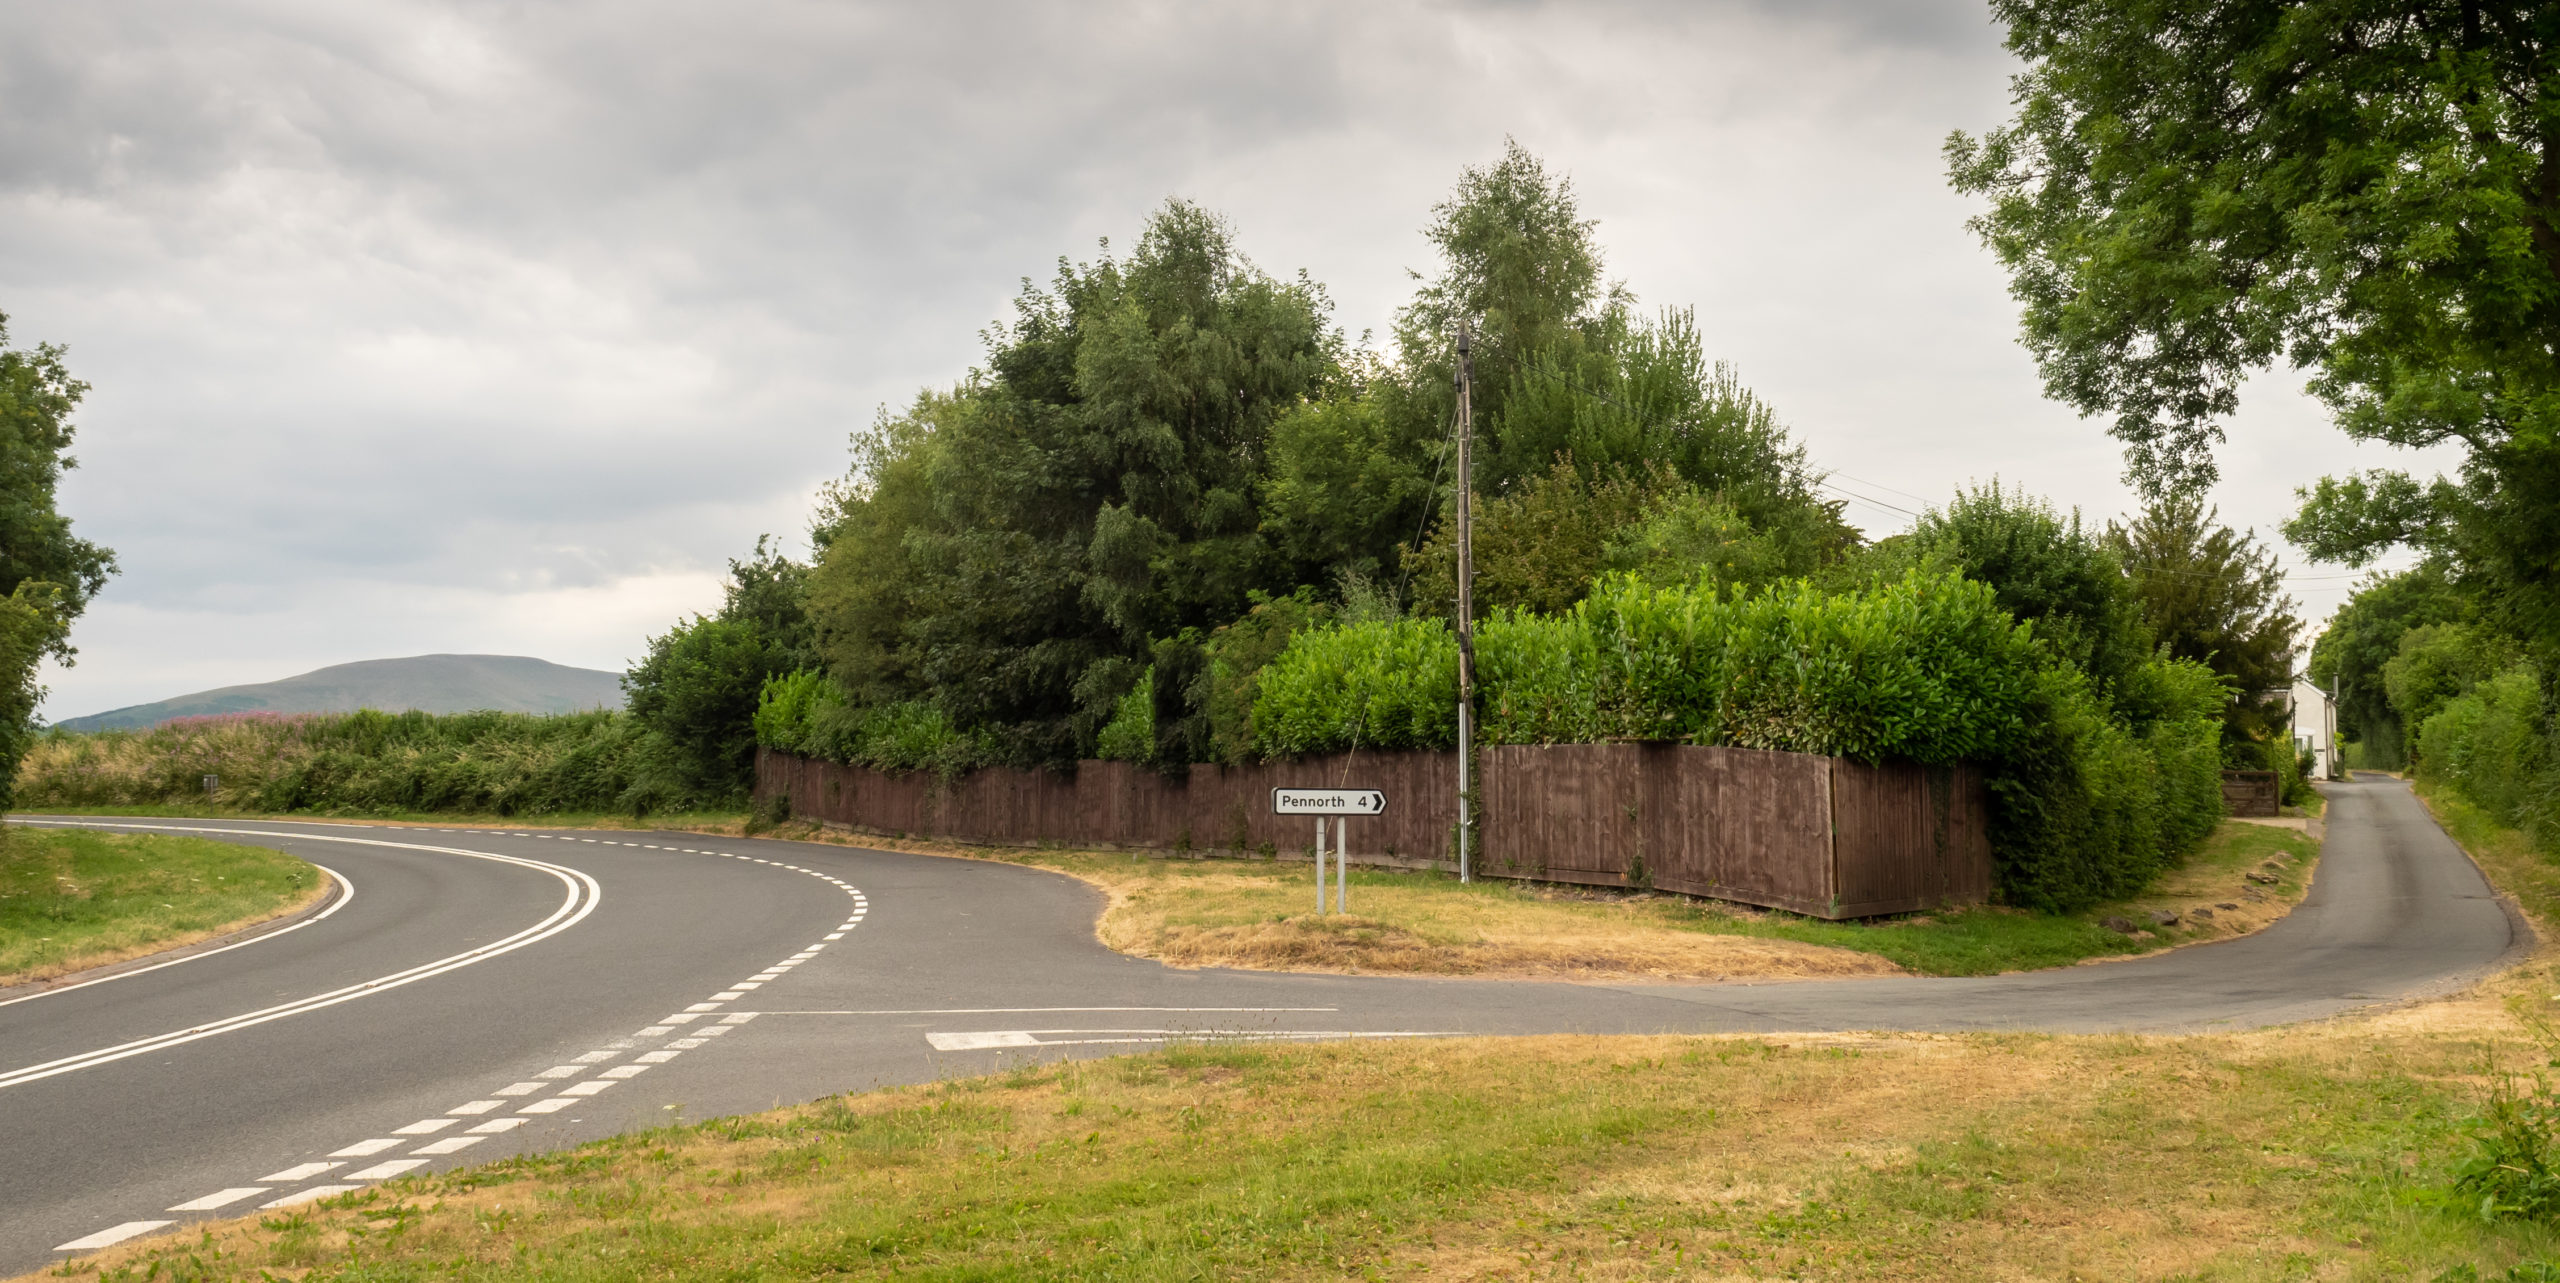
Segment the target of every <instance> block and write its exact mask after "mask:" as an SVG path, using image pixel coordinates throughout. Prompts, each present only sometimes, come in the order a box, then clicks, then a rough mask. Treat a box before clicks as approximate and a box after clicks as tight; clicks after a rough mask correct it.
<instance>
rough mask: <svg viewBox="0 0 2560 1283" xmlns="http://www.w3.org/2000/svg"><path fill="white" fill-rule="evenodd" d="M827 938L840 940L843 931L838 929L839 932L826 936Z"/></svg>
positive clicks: (842, 937)
mask: <svg viewBox="0 0 2560 1283" xmlns="http://www.w3.org/2000/svg"><path fill="white" fill-rule="evenodd" d="M827 938H828V939H830V940H842V939H844V933H843V932H841V931H839V932H837V933H835V934H834V935H831V936H828V937H827Z"/></svg>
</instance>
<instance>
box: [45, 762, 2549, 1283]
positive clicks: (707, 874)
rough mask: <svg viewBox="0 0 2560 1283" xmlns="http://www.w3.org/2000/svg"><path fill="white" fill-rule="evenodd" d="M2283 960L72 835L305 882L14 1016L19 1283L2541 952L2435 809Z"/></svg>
mask: <svg viewBox="0 0 2560 1283" xmlns="http://www.w3.org/2000/svg"><path fill="white" fill-rule="evenodd" d="M2329 797H2330V803H2329V810H2328V839H2327V844H2326V848H2325V852H2324V855H2323V858H2322V862H2321V866H2320V872H2319V875H2318V877H2317V879H2316V881H2315V882H2314V884H2313V886H2312V889H2311V892H2310V895H2309V897H2308V898H2307V899H2306V900H2305V901H2304V903H2303V904H2302V906H2301V907H2299V908H2298V909H2296V910H2295V911H2294V912H2293V913H2292V914H2291V915H2290V916H2288V917H2286V918H2285V919H2284V920H2282V921H2280V922H2278V923H2276V924H2275V925H2273V926H2271V927H2269V928H2268V929H2267V930H2265V931H2263V932H2260V933H2258V934H2256V935H2254V936H2249V937H2246V938H2243V939H2239V940H2233V941H2229V942H2226V943H2221V944H2213V945H2202V946H2196V947H2193V948H2188V949H2181V950H2177V951H2175V952H2171V953H2167V954H2163V955H2160V956H2156V957H2152V958H2146V959H2140V960H2136V961H2131V962H2123V963H2113V964H2108V965H2103V966H2088V967H2073V968H2065V969H2062V970H2058V971H2049V972H2037V973H2026V974H2019V975H2011V976H1996V977H1984V978H1978V979H1884V980H1846V981H1806V982H1791V983H1783V984H1731V985H1617V986H1601V985H1574V984H1545V983H1522V982H1504V981H1465V980H1424V979H1401V978H1390V977H1346V976H1316V975H1290V974H1277V973H1267V972H1249V971H1232V970H1220V969H1210V970H1200V971H1182V970H1176V969H1172V968H1168V967H1164V966H1161V965H1159V964H1156V963H1153V962H1148V961H1144V960H1141V959H1135V958H1129V957H1124V956H1122V955H1119V954H1116V953H1113V952H1111V951H1110V950H1108V949H1105V948H1103V947H1102V946H1101V945H1100V944H1099V943H1097V942H1096V941H1095V939H1094V936H1093V931H1092V924H1093V921H1094V918H1095V915H1096V914H1097V913H1098V912H1099V911H1100V909H1101V907H1102V903H1103V902H1102V897H1101V896H1100V894H1099V893H1097V892H1096V891H1094V890H1093V889H1092V888H1090V887H1088V886H1086V885H1085V884H1083V883H1080V882H1077V881H1074V880H1072V879H1069V878H1066V877H1063V876H1059V875H1056V874H1051V873H1046V872H1042V871H1040V870H1035V869H1027V868H1022V867H1019V866H1013V865H1004V864H992V863H983V862H977V861H969V860H954V859H943V858H937V857H932V856H922V855H912V854H901V853H893V852H883V851H869V850H860V849H851V848H845V847H835V846H819V845H811V844H801V843H790V842H776V841H764V840H755V839H723V838H706V837H701V836H698V835H692V834H682V833H636V834H635V833H609V834H600V835H599V834H582V833H570V832H554V833H544V832H541V831H538V830H493V829H467V830H466V829H417V828H384V827H374V826H365V825H345V824H301V823H280V822H264V821H232V822H222V821H204V822H193V821H145V820H133V821H118V820H103V819H79V820H46V819H44V818H42V817H25V818H22V819H21V820H20V821H19V822H22V823H63V824H71V825H76V826H81V827H98V828H105V827H122V826H132V827H135V828H144V829H164V830H185V831H188V832H195V833H201V834H204V835H206V836H209V837H216V838H221V839H223V840H228V841H237V842H244V843H252V844H255V845H260V846H269V847H274V848H277V849H281V850H285V851H290V852H292V853H294V854H296V855H299V856H302V857H304V858H306V859H309V860H311V861H312V862H314V863H316V864H319V865H322V866H323V867H325V868H327V869H329V870H331V871H332V872H333V873H335V874H336V875H338V876H339V877H340V878H342V879H343V881H344V886H345V887H346V888H347V889H348V891H351V894H350V893H348V892H341V894H340V896H339V897H338V898H337V899H335V900H334V901H333V902H332V903H331V904H330V905H329V906H328V907H327V908H326V910H325V911H324V912H323V913H322V914H321V915H320V916H315V917H313V918H311V919H309V920H307V921H304V922H302V923H301V924H299V925H296V926H294V927H293V928H292V929H290V930H283V931H277V932H274V933H271V934H269V935H267V936H263V937H259V938H257V939H255V940H254V941H252V942H250V943H245V944H241V945H239V946H237V947H233V948H228V949H224V950H220V951H214V952H206V953H202V954H198V955H194V956H191V957H187V958H186V959H185V960H184V961H180V962H176V963H174V964H172V965H163V966H158V967H155V968H152V969H149V970H141V971H136V972H134V973H131V974H127V975H123V976H120V977H118V978H115V979H111V980H107V981H104V982H102V983H92V984H86V985H72V986H65V987H61V988H58V989H53V990H47V991H29V990H15V991H0V1272H16V1271H21V1270H28V1269H34V1268H38V1267H41V1266H43V1265H45V1264H47V1263H49V1262H51V1261H55V1260H58V1259H61V1257H62V1255H63V1254H64V1251H63V1249H64V1248H65V1246H66V1245H69V1244H74V1243H78V1244H84V1245H88V1246H101V1245H104V1244H106V1243H107V1242H110V1241H120V1240H121V1239H124V1238H130V1237H133V1236H136V1235H139V1234H144V1233H150V1232H154V1231H156V1230H159V1229H163V1228H168V1227H170V1226H173V1225H182V1224H184V1223H185V1222H186V1221H188V1220H190V1219H194V1218H201V1217H208V1216H236V1215H241V1214H244V1213H247V1212H250V1211H254V1210H257V1209H259V1208H261V1207H263V1206H266V1205H269V1204H282V1205H289V1204H290V1203H291V1201H293V1200H295V1199H299V1198H310V1197H320V1196H325V1194H327V1193H329V1192H335V1191H338V1190H342V1189H347V1188H361V1187H363V1186H365V1185H367V1184H370V1183H372V1182H373V1181H376V1180H381V1179H387V1178H388V1177H390V1176H393V1175H397V1174H399V1173H400V1172H402V1171H409V1170H418V1169H421V1168H433V1167H437V1166H442V1165H450V1164H455V1163H461V1162H470V1161H479V1160H484V1159H488V1158H494V1157H500V1156H504V1155H506V1154H509V1153H515V1152H521V1151H525V1150H532V1149H552V1148H557V1147H561V1146H565V1145H571V1144H575V1143H578V1142H580V1141H584V1140H589V1139H593V1138H596V1137H599V1136H605V1135H610V1134H614V1133H617V1132H622V1131H626V1130H630V1129H632V1128H635V1127H642V1126H649V1125H653V1124H657V1123H661V1122H666V1121H671V1120H674V1119H679V1118H702V1117H710V1116H716V1115H721V1114H728V1113H736V1112H741V1111H747V1110H754V1109H762V1108H767V1107H770V1106H773V1105H777V1104H786V1103H790V1102H794V1101H801V1100H807V1099H811V1098H814V1097H817V1096H822V1095H826V1094H829V1093H833V1092H839V1091H854V1090H861V1089H864V1088H868V1087H873V1086H877V1085H881V1084H885V1083H895V1082H912V1081H918V1080H923V1079H930V1078H934V1077H937V1076H950V1075H956V1074H967V1073H975V1072H981V1071H984V1070H986V1069H989V1068H992V1067H995V1066H996V1065H999V1064H1004V1063H1013V1062H1015V1061H1018V1060H1019V1059H1020V1058H1022V1057H1044V1056H1060V1055H1099V1054H1110V1053H1113V1052H1119V1051H1126V1050H1130V1049H1134V1048H1140V1047H1145V1046H1149V1045H1154V1044H1157V1043H1161V1042H1162V1041H1164V1040H1165V1039H1167V1038H1170V1037H1182V1036H1204V1035H1205V1036H1219V1037H1231V1038H1312V1037H1325V1038H1334V1037H1394V1036H1415V1035H1432V1034H1453V1033H1483V1034H1514V1033H1549V1032H1581V1033H1658V1032H1733V1031H1745V1032H1748V1031H1758V1032H1781V1031H1809V1030H1842V1029H1926V1030H2016V1029H2047V1030H2059V1031H2097V1030H2138V1031H2186V1030H2208V1029H2234V1028H2245V1027H2251V1026H2258V1025H2266V1024H2274V1023H2282V1022H2289V1021H2298V1020H2307V1019H2315V1018H2319V1017H2324V1016H2329V1015H2334V1014H2336V1013H2339V1012H2342V1011H2346V1010H2350V1009H2352V1008H2355V1007H2359V1006H2365V1005H2370V1004H2374V1003H2381V1002H2391V1001H2401V1000H2406V999H2409V998H2413V997H2421V996H2426V995H2430V994H2434V993H2439V992H2445V991H2448V990H2450V989H2453V988H2456V987H2459V986H2460V985H2462V984H2464V983H2467V982H2468V981H2470V980H2472V979H2474V978H2477V977H2479V976H2481V975H2483V974H2486V973H2487V972H2488V971H2490V970H2492V969H2494V968H2495V967H2497V966H2499V965H2501V964H2502V963H2504V962H2505V961H2507V960H2509V959H2511V958H2513V957H2515V956H2517V955H2518V954H2520V953H2521V952H2522V950H2524V949H2525V948H2526V947H2528V946H2529V945H2530V943H2531V938H2530V935H2529V933H2527V931H2526V930H2525V928H2524V927H2523V925H2522V923H2521V921H2520V920H2519V919H2517V918H2516V917H2515V915H2514V914H2513V913H2512V912H2511V911H2510V910H2509V909H2508V908H2507V907H2506V906H2505V905H2504V904H2503V903H2502V902H2501V901H2499V900H2498V899H2497V897H2496V896H2495V895H2494V893H2492V892H2491V890H2490V889H2489V887H2488V885H2487V883H2486V882H2485V881H2484V880H2483V879H2482V877H2481V875H2480V873H2479V871H2478V870H2477V869H2476V868H2474V867H2473V866H2472V864H2471V862H2470V861H2469V860H2468V859H2467V858H2465V857H2464V856H2463V854H2462V853H2461V851H2460V850H2459V849H2458V848H2456V847H2455V846H2454V845H2453V844H2452V843H2451V842H2450V841H2449V840H2447V839H2446V838H2445V836H2444V835H2443V833H2442V832H2441V831H2440V830H2438V829H2437V828H2436V826H2435V825H2434V823H2433V822H2432V821H2431V820H2430V819H2429V818H2428V816H2427V815H2426V812H2425V810H2424V808H2423V807H2421V806H2420V805H2419V804H2418V803H2417V801H2416V799H2415V798H2413V797H2412V796H2411V795H2410V794H2409V792H2408V790H2407V788H2406V786H2405V785H2402V784H2399V783H2397V782H2395V781H2389V780H2375V779H2366V780H2359V781H2357V782H2354V783H2349V784H2343V785H2338V786H2334V787H2333V788H2332V789H2331V790H2330V793H2329ZM74 1250H85V1249H74Z"/></svg>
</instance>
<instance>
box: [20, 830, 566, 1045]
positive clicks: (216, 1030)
mask: <svg viewBox="0 0 2560 1283" xmlns="http://www.w3.org/2000/svg"><path fill="white" fill-rule="evenodd" d="M62 827H65V828H102V829H103V828H117V829H159V830H163V831H166V832H171V833H221V834H226V835H229V836H233V837H263V838H292V839H299V840H302V841H311V842H343V843H346V844H348V845H350V846H380V847H390V848H393V849H395V850H401V851H426V852H431V853H433V854H437V855H461V856H468V857H470V858H472V859H475V860H494V861H496V862H497V863H500V864H513V865H518V866H520V867H523V868H528V869H538V870H540V871H542V872H544V873H548V874H550V875H551V876H553V877H555V878H558V879H559V880H560V883H561V885H562V886H563V887H565V888H566V889H567V891H568V894H567V896H566V897H565V898H564V899H562V900H561V902H560V907H559V908H557V909H554V910H552V911H551V916H549V917H547V918H544V919H543V920H542V921H540V922H537V923H535V924H533V925H532V926H529V927H526V928H525V929H524V930H522V931H519V932H517V933H515V934H514V935H511V936H508V937H506V938H505V939H502V940H494V941H491V942H490V943H488V944H484V945H482V946H480V947H479V948H476V949H467V950H464V951H463V952H461V953H457V954H454V955H452V956H450V957H445V958H438V959H437V960H435V961H433V962H428V963H422V964H420V965H418V966H415V967H411V968H409V969H407V970H405V971H394V972H392V973H391V974H389V975H386V976H378V977H376V978H374V979H371V980H367V981H365V982H363V983H362V984H352V985H348V986H346V987H345V988H342V989H332V990H330V991H329V992H327V993H322V994H314V995H312V996H311V997H308V998H299V999H296V1000H294V1001H292V1002H287V1003H280V1004H278V1005H276V1006H273V1007H265V1008H261V1009H259V1010H257V1011H250V1012H243V1013H241V1014H240V1015H237V1016H231V1017H228V1018H226V1019H222V1020H215V1021H209V1022H207V1023H205V1024H201V1025H196V1026H193V1027H191V1028H187V1029H180V1030H176V1031H173V1032H170V1033H165V1034H161V1035H159V1036H157V1037H152V1038H143V1039H138V1040H136V1041H133V1042H128V1043H119V1044H117V1045H116V1046H113V1047H102V1048H100V1049H98V1050H96V1051H90V1052H83V1053H81V1054H79V1055H77V1056H65V1057H63V1058H62V1059H60V1060H49V1061H46V1062H45V1063H43V1064H41V1065H29V1066H27V1067H26V1068H24V1069H12V1070H7V1071H5V1072H0V1087H15V1086H17V1085H18V1084H20V1083H31V1082H34V1081H36V1080H37V1079H40V1078H51V1077H53V1076H54V1075H56V1074H67V1073H70V1072H72V1071H73V1070H78V1069H87V1068H90V1067H92V1066H95V1065H104V1064H108V1063H110V1062H113V1061H118V1060H123V1059H125V1058H126V1057H128V1056H141V1055H147V1054H149V1053H151V1052H155V1051H160V1050H163V1049H165V1048H169V1047H176V1046H179V1045H181V1044H184V1043H190V1042H194V1041H196V1040H197V1039H200V1038H212V1037H217V1036H219V1035H222V1034H227V1033H233V1032H236V1031H238V1030H242V1029H247V1028H249V1027H250V1026H252V1025H262V1024H265V1023H267V1022H268V1021H270V1020H282V1019H284V1018H285V1017H287V1016H298V1015H301V1014H302V1013H304V1012H306V1011H318V1010H320V1009H321V1008H323V1007H334V1006H336V1005H338V1004H339V1003H342V1002H353V1001H355V1000H356V999H358V998H364V997H369V996H371V995H373V994H377V993H385V992H388V991H390V990H393V989H397V988H399V987H400V986H402V985H405V984H412V983H415V982H417V981H420V980H425V979H428V978H429V977H432V976H440V975H443V974H444V973H445V972H448V971H452V970H455V969H457V968H461V967H467V966H470V965H471V964H472V963H475V962H485V961H487V960H488V959H491V958H494V957H497V956H498V955H499V954H502V953H511V952H514V951H515V950H517V949H521V948H523V947H525V946H526V945H529V944H533V943H535V942H536V941H540V940H546V939H549V938H550V937H552V936H555V935H558V934H560V933H561V932H563V931H566V930H568V929H569V928H571V927H573V926H576V925H577V924H578V922H579V920H581V919H583V918H585V917H586V916H587V915H588V914H590V913H593V912H595V907H596V902H597V901H599V900H601V899H602V898H603V896H604V888H602V887H600V886H598V885H596V880H595V879H594V878H592V877H589V876H588V875H586V874H585V873H583V872H580V871H579V870H577V869H572V868H568V867H566V866H564V865H558V864H549V863H545V862H543V861H541V860H528V859H524V858H522V857H520V856H513V855H499V854H497V853H496V852H494V851H466V850H463V849H462V848H460V847H451V846H423V845H420V844H417V843H413V842H385V841H382V840H380V839H376V838H342V837H324V836H321V835H320V834H317V833H277V832H272V831H268V830H262V829H215V828H201V827H197V826H194V825H177V824H70V825H63V826H62ZM350 891H352V888H350Z"/></svg>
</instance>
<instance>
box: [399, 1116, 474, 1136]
mask: <svg viewBox="0 0 2560 1283" xmlns="http://www.w3.org/2000/svg"><path fill="white" fill-rule="evenodd" d="M461 1121H462V1120H461V1119H459V1118H421V1119H419V1120H418V1121H416V1122H414V1123H411V1124H409V1125H408V1126H406V1127H394V1128H392V1129H391V1134H392V1135H394V1136H433V1135H435V1134H436V1133H437V1132H440V1131H443V1130H444V1129H445V1128H447V1127H451V1126H453V1125H454V1124H455V1123H458V1122H461Z"/></svg>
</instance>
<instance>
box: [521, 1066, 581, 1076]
mask: <svg viewBox="0 0 2560 1283" xmlns="http://www.w3.org/2000/svg"><path fill="white" fill-rule="evenodd" d="M585 1072H587V1067H586V1066H585V1065H553V1066H552V1067H550V1068H549V1069H546V1070H543V1071H542V1072H541V1073H538V1074H535V1075H534V1077H536V1078H575V1077H577V1076H578V1075H580V1074H583V1073H585Z"/></svg>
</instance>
